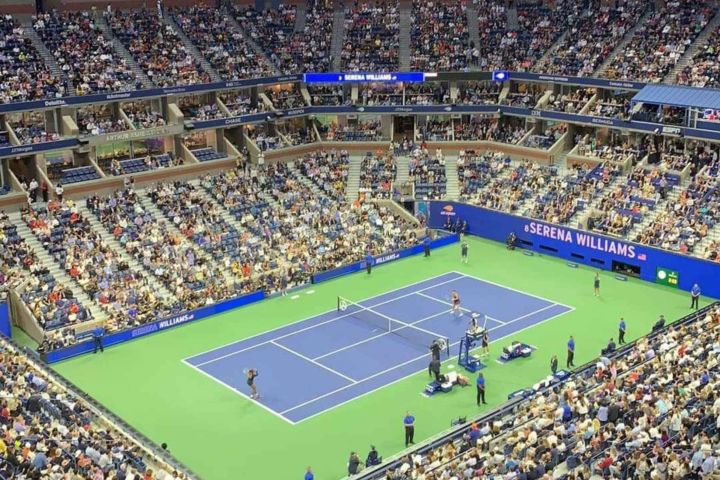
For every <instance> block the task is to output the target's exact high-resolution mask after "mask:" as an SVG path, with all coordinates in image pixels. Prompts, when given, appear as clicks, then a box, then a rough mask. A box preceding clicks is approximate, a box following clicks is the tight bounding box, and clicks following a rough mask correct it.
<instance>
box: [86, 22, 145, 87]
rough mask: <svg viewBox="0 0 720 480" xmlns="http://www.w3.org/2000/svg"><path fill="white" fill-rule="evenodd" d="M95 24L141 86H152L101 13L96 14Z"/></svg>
mask: <svg viewBox="0 0 720 480" xmlns="http://www.w3.org/2000/svg"><path fill="white" fill-rule="evenodd" d="M95 24H96V25H97V26H98V27H99V28H100V30H102V32H103V36H104V37H105V38H106V39H107V40H109V41H110V43H111V44H112V47H113V49H114V50H115V52H116V53H117V54H118V55H119V56H120V58H122V59H123V60H125V62H126V63H127V64H128V65H129V66H130V69H131V70H132V71H133V73H134V74H135V77H136V78H138V79H139V80H140V82H142V85H143V87H144V88H154V87H155V84H153V83H152V80H150V77H148V76H147V75H146V74H145V72H144V71H143V69H142V68H140V65H138V64H137V62H136V61H135V59H134V58H133V56H132V55H131V54H130V52H129V51H128V50H127V49H126V48H125V46H124V45H123V44H122V42H121V41H120V39H118V38H117V37H116V36H115V34H114V33H113V31H112V29H111V28H110V25H108V23H107V21H106V20H105V17H103V16H102V15H96V16H95Z"/></svg>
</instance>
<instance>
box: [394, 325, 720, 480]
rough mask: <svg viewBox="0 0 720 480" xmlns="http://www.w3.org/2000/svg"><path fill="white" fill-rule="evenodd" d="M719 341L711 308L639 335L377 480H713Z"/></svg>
mask: <svg viewBox="0 0 720 480" xmlns="http://www.w3.org/2000/svg"><path fill="white" fill-rule="evenodd" d="M719 340H720V312H718V311H710V312H708V313H707V314H706V315H704V316H703V317H701V318H699V319H698V320H696V321H691V322H690V323H685V324H683V325H681V326H678V327H671V328H670V329H668V330H665V331H662V332H660V333H659V334H657V335H655V336H651V337H643V338H641V339H640V340H639V341H638V342H637V343H636V344H634V345H632V346H631V347H630V348H629V349H627V350H625V351H623V352H622V353H621V354H619V355H616V356H613V357H605V356H601V357H600V358H599V360H598V361H597V363H596V364H595V365H594V366H591V367H590V368H589V369H588V370H586V371H584V372H583V373H580V374H576V375H573V376H572V377H570V379H569V380H567V381H566V382H564V383H557V382H556V381H553V380H551V378H550V377H549V378H548V379H545V380H543V381H542V382H540V384H539V387H540V388H542V390H541V391H540V392H539V393H538V394H535V395H533V396H531V397H530V398H529V399H528V400H526V401H524V402H522V403H520V404H519V405H518V406H517V408H516V409H515V410H514V411H512V412H510V413H509V414H505V415H504V416H502V414H496V415H494V416H491V417H488V418H484V419H482V420H481V421H479V422H473V423H472V424H471V425H470V428H469V429H468V430H467V432H466V433H465V434H464V435H462V436H461V437H459V438H455V439H452V440H450V441H448V442H447V443H445V444H442V445H440V446H438V447H436V448H433V449H430V450H429V451H425V452H423V453H411V454H410V455H408V456H406V457H404V458H402V459H401V460H400V462H398V463H399V466H397V468H395V469H393V470H390V471H388V472H387V473H386V477H385V478H387V479H388V480H407V479H426V480H429V479H444V478H448V479H449V478H518V479H526V478H527V479H530V478H534V479H543V480H544V479H550V478H570V479H588V478H591V477H593V476H597V478H610V479H619V478H646V479H660V478H667V479H671V478H676V479H679V478H686V479H691V478H713V477H714V475H716V474H717V470H718V461H717V456H716V453H715V447H716V445H717V438H716V437H717V421H718V414H719V413H720V410H719V408H720V400H718V395H717V391H716V390H717V381H716V379H715V377H716V375H715V373H716V370H717V361H716V344H717V342H718V341H719Z"/></svg>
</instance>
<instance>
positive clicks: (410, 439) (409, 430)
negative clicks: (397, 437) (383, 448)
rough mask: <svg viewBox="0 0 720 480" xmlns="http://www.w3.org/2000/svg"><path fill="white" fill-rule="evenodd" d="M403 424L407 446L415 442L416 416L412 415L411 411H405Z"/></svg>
mask: <svg viewBox="0 0 720 480" xmlns="http://www.w3.org/2000/svg"><path fill="white" fill-rule="evenodd" d="M403 425H404V426H405V447H406V448H407V446H408V445H414V444H415V417H413V416H412V415H410V412H405V418H404V419H403Z"/></svg>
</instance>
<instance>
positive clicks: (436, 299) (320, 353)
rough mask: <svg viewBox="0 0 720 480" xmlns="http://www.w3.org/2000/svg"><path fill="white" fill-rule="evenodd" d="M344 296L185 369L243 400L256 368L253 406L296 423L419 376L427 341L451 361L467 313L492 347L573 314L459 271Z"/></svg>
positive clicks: (198, 359)
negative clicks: (442, 347) (480, 323)
mask: <svg viewBox="0 0 720 480" xmlns="http://www.w3.org/2000/svg"><path fill="white" fill-rule="evenodd" d="M451 290H456V291H457V292H458V293H459V294H460V296H461V298H462V307H463V311H464V312H466V313H465V314H464V315H463V316H461V317H458V316H456V315H454V314H453V313H451V312H450V301H449V300H450V298H449V294H450V291H451ZM350 294H351V292H349V295H348V297H349V299H350V300H351V301H355V302H357V303H356V304H353V303H349V304H348V303H345V302H343V305H342V307H343V308H342V309H341V308H334V309H332V310H331V311H328V312H326V313H324V314H320V315H316V316H313V317H311V318H308V319H305V320H301V321H298V322H295V323H292V324H289V325H286V326H284V327H281V328H278V329H275V330H272V331H269V332H265V333H263V334H260V335H257V336H254V337H252V338H248V339H245V340H241V341H237V342H233V343H231V344H228V345H225V346H222V347H219V348H216V349H213V350H211V351H208V352H205V353H202V354H199V355H195V356H192V357H189V358H186V359H184V360H183V361H184V362H185V363H186V364H187V365H189V366H190V367H192V368H194V369H195V370H196V371H198V372H200V373H202V374H204V375H206V376H208V377H210V378H212V379H213V380H215V381H216V382H218V383H220V384H222V385H224V386H226V387H228V388H230V389H232V390H233V391H235V392H236V393H238V394H239V395H242V396H244V397H246V398H248V399H249V396H248V394H249V390H248V387H247V385H246V384H245V375H244V374H243V369H245V368H249V367H252V368H257V369H259V371H260V376H259V377H258V379H257V382H256V383H257V385H258V390H259V392H260V395H261V398H260V399H259V400H258V401H254V400H253V401H254V402H255V403H256V404H257V405H259V406H261V407H263V408H264V409H266V410H268V411H269V412H271V413H273V414H275V415H277V416H279V417H280V418H282V419H284V420H286V421H287V422H289V423H292V424H295V423H298V422H301V421H303V420H307V419H309V418H311V417H313V416H315V415H319V414H321V413H323V412H325V411H327V410H330V409H332V408H335V407H337V406H339V405H342V404H344V403H347V402H349V401H352V400H353V399H355V398H357V397H359V396H362V395H366V394H368V393H370V392H373V391H375V390H377V389H379V388H382V387H384V386H386V385H389V384H391V383H394V382H397V381H399V380H401V379H403V378H405V377H407V376H409V375H412V374H414V373H416V372H418V371H421V370H424V369H426V368H427V365H428V362H429V359H430V357H429V350H428V346H429V344H430V342H431V340H432V339H433V338H438V337H444V338H447V339H449V343H450V350H451V351H450V357H451V358H452V357H456V356H457V353H458V345H459V343H460V339H461V338H462V337H463V335H464V333H465V330H466V328H467V325H468V322H469V314H468V313H467V312H470V311H476V312H480V313H482V314H485V315H486V316H487V318H488V321H487V328H488V330H489V331H490V340H491V341H497V340H499V339H501V338H505V337H508V336H512V335H513V334H514V333H516V332H519V331H521V330H524V329H526V328H529V327H531V326H533V325H536V324H539V323H541V322H544V321H547V320H549V319H551V318H554V317H557V316H558V315H562V314H564V313H567V312H569V311H571V310H573V308H572V307H569V306H567V305H563V304H561V303H558V302H555V301H553V300H548V299H545V298H541V297H537V296H535V295H530V294H527V293H524V292H521V291H519V290H514V289H511V288H508V287H505V286H502V285H499V284H496V283H492V282H489V281H487V280H482V279H480V278H477V277H473V276H469V275H466V274H462V273H459V272H449V273H445V274H443V275H439V276H436V277H432V278H429V279H426V280H423V281H421V282H418V283H414V284H412V285H407V286H405V287H402V288H399V289H396V290H393V291H390V292H386V293H384V294H382V295H378V296H375V297H372V298H368V299H364V300H358V299H354V298H352V297H351V295H350ZM444 358H445V357H444ZM420 390H421V388H418V392H420Z"/></svg>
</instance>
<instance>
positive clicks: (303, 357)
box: [270, 341, 358, 385]
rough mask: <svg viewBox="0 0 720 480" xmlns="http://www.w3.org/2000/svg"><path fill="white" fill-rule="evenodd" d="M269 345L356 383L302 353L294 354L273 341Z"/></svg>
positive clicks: (291, 350)
mask: <svg viewBox="0 0 720 480" xmlns="http://www.w3.org/2000/svg"><path fill="white" fill-rule="evenodd" d="M270 343H271V344H273V345H275V346H276V347H278V348H282V349H283V350H285V351H286V352H290V353H292V354H293V355H296V356H298V357H300V358H302V359H303V360H305V361H307V362H310V363H312V364H313V365H317V366H318V367H320V368H324V369H325V370H327V371H328V372H331V373H334V374H335V375H337V376H338V377H342V378H344V379H345V380H348V381H349V382H351V385H354V384H356V383H358V382H357V380H355V379H354V378H350V377H348V376H347V375H343V374H342V373H340V372H338V371H337V370H333V369H332V368H330V367H328V366H327V365H323V364H322V363H319V362H316V361H315V360H313V359H312V358H310V357H306V356H305V355H303V354H302V353H298V352H296V351H295V350H293V349H292V348H288V347H286V346H285V345H280V344H279V343H275V342H274V341H273V342H270Z"/></svg>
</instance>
